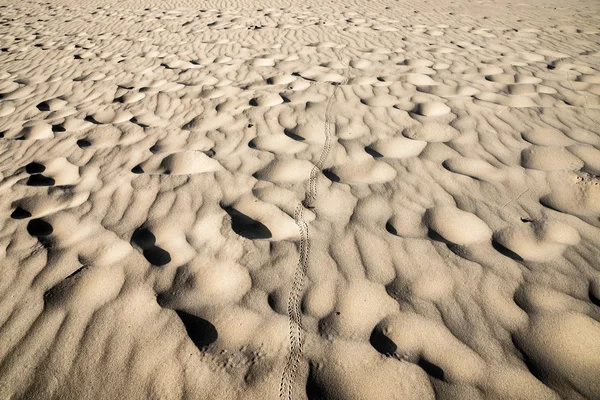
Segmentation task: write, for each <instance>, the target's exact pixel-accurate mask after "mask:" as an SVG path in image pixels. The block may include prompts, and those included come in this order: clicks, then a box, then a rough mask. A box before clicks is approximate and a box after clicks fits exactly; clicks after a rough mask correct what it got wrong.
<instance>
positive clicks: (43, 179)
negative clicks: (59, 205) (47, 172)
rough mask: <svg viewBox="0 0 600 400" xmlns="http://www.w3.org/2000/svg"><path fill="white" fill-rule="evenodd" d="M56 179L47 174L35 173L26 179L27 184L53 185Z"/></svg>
mask: <svg viewBox="0 0 600 400" xmlns="http://www.w3.org/2000/svg"><path fill="white" fill-rule="evenodd" d="M55 183H56V181H55V180H54V178H50V177H48V176H44V175H40V174H35V175H31V176H30V177H29V179H28V180H27V186H54V184H55Z"/></svg>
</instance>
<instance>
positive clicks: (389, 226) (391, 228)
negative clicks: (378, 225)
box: [385, 221, 398, 236]
mask: <svg viewBox="0 0 600 400" xmlns="http://www.w3.org/2000/svg"><path fill="white" fill-rule="evenodd" d="M385 230H386V231H388V232H389V233H391V234H392V235H396V236H398V231H397V230H396V228H394V226H393V225H392V224H391V223H390V221H388V222H386V224H385Z"/></svg>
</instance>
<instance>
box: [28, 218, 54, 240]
mask: <svg viewBox="0 0 600 400" xmlns="http://www.w3.org/2000/svg"><path fill="white" fill-rule="evenodd" d="M27 232H29V234H30V235H31V236H33V237H37V238H40V237H45V236H49V235H51V234H52V232H54V228H52V225H50V224H49V223H48V222H46V221H44V220H42V219H32V220H31V221H29V223H28V224H27Z"/></svg>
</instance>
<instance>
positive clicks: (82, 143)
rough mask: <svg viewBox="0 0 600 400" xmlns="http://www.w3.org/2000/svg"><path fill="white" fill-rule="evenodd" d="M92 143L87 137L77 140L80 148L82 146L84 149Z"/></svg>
mask: <svg viewBox="0 0 600 400" xmlns="http://www.w3.org/2000/svg"><path fill="white" fill-rule="evenodd" d="M91 145H92V142H90V141H89V140H87V139H79V140H78V141H77V146H79V147H80V148H82V149H85V148H87V147H90V146H91Z"/></svg>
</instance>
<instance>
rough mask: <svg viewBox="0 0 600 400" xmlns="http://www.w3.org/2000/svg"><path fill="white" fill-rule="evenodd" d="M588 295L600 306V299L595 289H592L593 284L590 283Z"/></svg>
mask: <svg viewBox="0 0 600 400" xmlns="http://www.w3.org/2000/svg"><path fill="white" fill-rule="evenodd" d="M588 297H589V298H590V301H591V302H592V304H594V305H596V306H598V307H600V299H599V298H598V297H596V296H595V295H594V291H593V290H592V284H591V283H590V288H589V290H588Z"/></svg>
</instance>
